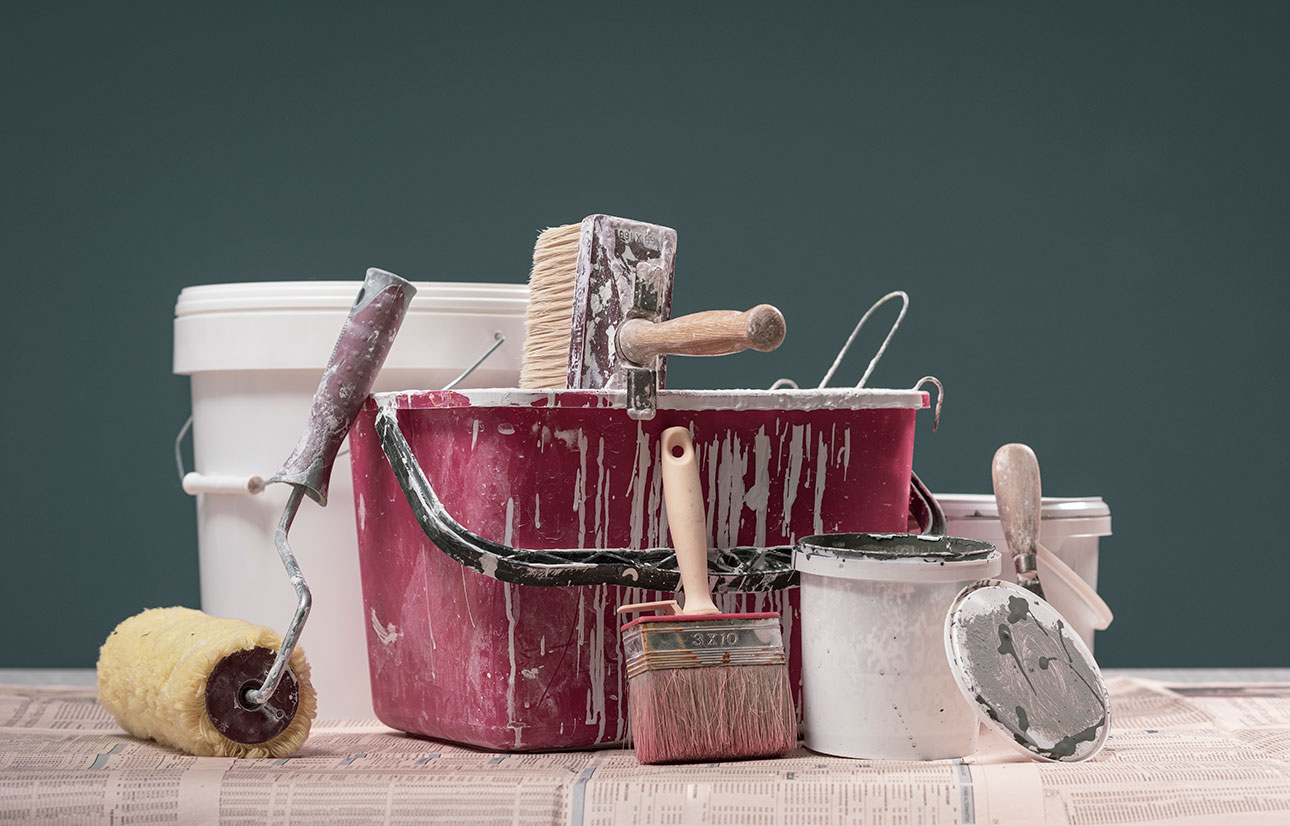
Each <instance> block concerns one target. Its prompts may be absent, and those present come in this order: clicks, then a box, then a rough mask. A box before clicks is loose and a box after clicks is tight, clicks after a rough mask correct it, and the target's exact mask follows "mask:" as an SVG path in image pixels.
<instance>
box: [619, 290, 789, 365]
mask: <svg viewBox="0 0 1290 826" xmlns="http://www.w3.org/2000/svg"><path fill="white" fill-rule="evenodd" d="M787 329H788V327H787V325H785V323H784V315H783V313H781V312H780V311H779V310H777V309H775V308H774V307H772V306H771V305H769V304H758V305H757V306H756V307H753V308H752V309H751V310H748V311H747V312H743V313H741V312H739V311H738V310H708V311H707V312H702V313H692V314H691V315H685V316H681V317H680V318H674V319H672V320H671V321H658V322H655V321H646V320H645V319H643V318H633V319H629V320H628V321H624V322H623V324H622V326H620V327H619V328H618V353H619V355H621V356H622V357H623V358H625V359H627V360H628V361H630V362H633V363H634V364H648V363H649V362H650V361H651V360H652V359H653V358H654V357H655V356H668V355H671V356H725V355H729V354H730V353H738V352H740V351H743V350H748V349H752V350H760V351H762V352H763V353H765V352H768V351H770V350H774V349H775V348H776V347H778V346H779V345H780V344H781V343H782V342H783V341H784V333H785V332H787Z"/></svg>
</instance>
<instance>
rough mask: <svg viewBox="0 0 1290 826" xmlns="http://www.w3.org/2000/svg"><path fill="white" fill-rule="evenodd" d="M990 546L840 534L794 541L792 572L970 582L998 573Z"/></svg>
mask: <svg viewBox="0 0 1290 826" xmlns="http://www.w3.org/2000/svg"><path fill="white" fill-rule="evenodd" d="M1001 559H1002V555H1001V554H1000V553H999V551H998V550H996V549H995V547H994V545H992V544H991V543H989V542H985V541H983V540H980V539H968V538H965V537H959V536H931V535H928V534H909V533H839V534H819V535H816V536H808V537H805V538H804V539H800V540H798V542H797V548H796V549H795V550H794V551H793V568H794V569H795V570H797V571H798V572H800V573H804V574H814V575H817V576H822V577H826V578H833V579H866V580H879V581H885V582H949V581H956V582H957V581H969V580H973V579H979V578H981V577H983V576H993V575H995V574H997V573H998V572H999V568H1000V564H1001V563H1000V560H1001Z"/></svg>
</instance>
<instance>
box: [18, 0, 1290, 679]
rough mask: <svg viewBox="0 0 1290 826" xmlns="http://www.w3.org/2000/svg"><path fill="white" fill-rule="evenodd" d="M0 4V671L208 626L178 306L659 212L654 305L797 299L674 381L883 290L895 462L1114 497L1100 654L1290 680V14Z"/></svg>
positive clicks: (793, 352) (463, 270)
mask: <svg viewBox="0 0 1290 826" xmlns="http://www.w3.org/2000/svg"><path fill="white" fill-rule="evenodd" d="M2 17H3V19H2V20H0V54H2V55H3V60H4V63H5V67H6V68H5V81H4V83H3V86H2V87H0V95H2V96H3V97H2V98H0V100H2V103H3V110H2V111H3V113H4V128H3V130H0V146H3V157H4V177H3V185H2V186H0V251H2V254H3V260H4V262H5V269H6V281H7V285H8V288H7V290H6V295H7V299H6V307H7V312H6V313H5V323H4V325H2V326H0V331H2V332H0V335H3V337H4V344H5V352H7V353H8V356H7V358H6V359H5V360H4V364H5V367H4V377H5V384H6V385H7V387H8V390H7V392H6V393H5V394H4V397H5V400H6V403H5V404H4V406H3V417H4V420H3V431H2V432H3V433H4V453H3V456H4V467H5V476H6V480H5V483H4V490H5V495H4V496H3V497H0V508H3V511H2V515H3V524H4V528H5V534H4V536H5V539H4V552H3V569H2V571H3V573H2V574H0V581H2V582H3V600H0V628H3V629H4V631H3V632H0V667H34V666H90V665H92V664H93V662H94V658H95V655H96V650H97V646H98V645H99V644H100V643H101V641H102V639H103V638H104V636H105V635H106V634H107V632H108V631H109V630H110V629H111V628H112V626H113V625H114V624H115V623H116V622H118V621H119V620H120V619H122V618H124V617H125V616H128V615H130V614H132V613H134V612H136V611H138V610H140V609H142V608H143V607H145V606H152V605H158V604H175V603H185V604H189V605H196V604H197V603H198V586H197V558H196V554H197V551H196V536H195V519H194V505H193V501H192V499H191V498H189V497H187V496H185V495H184V494H183V493H182V492H181V491H180V490H179V488H178V484H177V482H176V479H175V471H174V464H173V459H172V454H171V450H172V448H171V440H172V436H173V434H174V433H175V431H176V430H177V428H178V426H179V424H180V423H181V422H182V421H183V420H184V418H185V416H186V415H187V413H188V399H187V394H188V381H187V379H185V378H182V377H176V376H173V375H171V372H170V357H171V323H172V313H173V306H174V301H175V298H176V296H177V295H178V293H179V291H180V289H181V288H182V287H184V286H186V285H191V284H205V283H212V282H224V281H248V280H249V281H257V280H288V279H291V280H294V279H312V278H317V279H357V278H360V277H361V276H362V273H363V271H364V269H365V268H366V267H368V266H372V265H377V266H382V267H385V268H388V269H391V270H393V271H395V272H399V273H401V274H403V275H404V276H407V277H409V278H413V279H422V280H496V281H515V282H519V281H522V280H524V279H525V278H526V277H527V270H528V259H529V255H530V251H531V244H532V239H533V237H534V233H535V231H536V230H537V229H539V228H541V227H544V226H547V225H550V224H558V223H564V222H568V221H573V220H577V219H578V218H580V217H581V216H583V215H584V214H587V213H590V212H608V213H613V214H619V215H626V216H632V217H637V218H640V219H643V220H649V221H654V222H658V223H664V224H668V225H670V226H673V227H676V228H677V229H678V231H679V233H680V245H679V247H680V258H679V262H680V263H679V269H678V280H677V284H676V307H675V309H676V311H677V312H685V311H693V310H698V309H703V308H709V307H715V306H726V305H734V306H746V305H750V304H753V303H756V302H760V301H768V302H772V303H774V304H777V305H778V306H780V307H781V308H782V309H783V311H784V313H785V315H786V316H787V318H788V320H789V337H788V340H787V342H786V343H785V345H784V346H783V348H782V349H781V350H779V351H778V352H776V353H773V354H770V355H767V356H761V355H741V356H737V357H733V358H730V359H725V360H708V361H691V362H683V361H681V360H679V359H677V360H673V363H672V372H671V375H670V379H671V384H672V386H697V387H715V386H722V385H725V386H732V385H733V386H748V385H752V386H765V385H767V384H769V383H770V382H771V381H772V380H773V379H774V378H776V377H777V376H781V375H790V376H794V377H796V378H797V379H799V380H800V381H803V382H809V381H812V380H815V379H817V378H818V377H819V376H820V375H822V374H823V372H824V370H825V368H826V367H827V365H828V364H829V362H830V360H831V359H832V356H833V354H834V353H835V352H836V350H837V348H838V346H839V345H840V343H841V341H842V340H843V339H844V338H845V336H846V334H847V333H848V332H849V330H850V329H851V326H852V325H853V324H854V323H855V321H856V319H857V318H858V317H859V315H860V313H861V312H862V311H863V309H864V308H865V307H866V306H867V305H868V304H869V303H870V302H871V301H872V300H874V299H876V298H877V297H879V296H880V295H882V294H883V293H885V292H887V291H889V290H891V289H896V288H901V289H905V290H907V291H908V292H909V293H910V294H911V295H912V296H913V308H912V310H911V312H910V315H909V318H908V320H907V322H906V325H905V327H904V328H903V330H902V331H901V333H900V335H899V336H898V337H897V339H896V341H895V343H894V344H893V346H892V348H891V350H890V352H889V353H888V355H887V357H886V358H885V360H884V361H883V362H882V364H881V366H880V367H879V368H878V371H877V373H876V375H875V377H874V379H873V382H872V384H875V385H878V386H894V387H904V386H908V385H910V384H912V383H913V382H914V380H916V379H917V378H919V377H920V376H923V375H924V374H927V373H932V374H935V375H937V376H939V377H940V378H941V379H942V380H943V381H944V382H945V384H946V387H947V389H948V391H949V392H948V396H947V400H946V404H945V414H944V419H943V422H942V426H941V428H940V430H939V431H938V432H937V433H935V434H933V433H932V432H931V431H930V427H928V426H927V422H926V421H925V422H924V424H923V425H922V429H921V430H920V433H919V436H918V447H917V462H916V464H917V467H918V469H919V471H920V473H921V474H922V475H923V477H924V478H925V479H927V480H928V481H929V483H930V484H931V485H932V486H933V487H934V488H937V489H940V490H959V491H982V492H984V491H987V490H988V489H989V484H990V476H989V460H990V457H991V455H992V453H993V451H994V449H995V447H997V446H998V445H1000V444H1002V443H1004V442H1007V441H1025V442H1028V443H1030V444H1031V445H1033V446H1034V447H1035V449H1036V451H1037V452H1038V454H1039V456H1040V458H1041V460H1042V462H1043V476H1044V482H1045V486H1046V490H1047V492H1049V493H1051V494H1056V495H1089V494H1093V495H1101V496H1103V497H1104V498H1105V499H1106V500H1107V502H1109V503H1110V505H1111V509H1112V513H1113V516H1114V528H1115V534H1114V536H1112V537H1111V538H1109V539H1107V540H1105V541H1104V542H1103V545H1102V549H1103V550H1102V571H1101V576H1102V583H1103V592H1104V594H1105V596H1106V598H1107V600H1108V602H1109V603H1110V604H1111V605H1112V607H1113V608H1114V609H1115V611H1116V614H1117V619H1116V621H1115V624H1114V625H1113V626H1112V627H1111V629H1110V630H1109V631H1107V632H1105V633H1104V634H1103V635H1102V636H1101V637H1100V639H1099V642H1098V651H1099V655H1100V658H1101V660H1102V662H1103V663H1104V664H1105V665H1109V666H1290V644H1287V643H1286V642H1285V636H1284V626H1283V624H1282V623H1283V617H1284V613H1285V607H1286V605H1287V602H1288V600H1287V599H1286V597H1285V588H1286V586H1287V583H1290V564H1288V563H1287V558H1288V557H1290V550H1287V548H1286V547H1284V545H1285V542H1284V539H1283V537H1282V536H1281V530H1280V527H1281V523H1282V521H1283V518H1282V515H1283V514H1284V513H1285V509H1286V507H1285V504H1286V501H1287V493H1290V483H1288V482H1287V480H1286V476H1285V474H1284V466H1285V463H1286V460H1287V458H1288V457H1287V440H1286V436H1285V430H1284V424H1283V422H1282V419H1281V417H1282V415H1283V413H1284V411H1285V409H1286V407H1287V389H1286V381H1285V378H1286V372H1287V371H1286V367H1287V352H1288V351H1290V350H1288V348H1287V335H1286V332H1285V331H1286V323H1285V320H1284V315H1285V313H1286V311H1287V306H1288V302H1287V298H1288V297H1290V287H1288V286H1287V284H1288V281H1287V262H1288V261H1290V105H1288V102H1290V49H1287V43H1288V42H1290V5H1287V4H1285V3H1258V2H1250V3H1239V4H1233V3H1217V2H1215V3H1209V4H1196V3H1177V2H1165V3H1132V4H1123V3H1107V4H1032V3H1015V4H966V3H947V4H943V5H941V4H927V3H919V4H884V6H883V7H878V6H875V5H870V4H861V3H852V4H834V5H829V4H821V5H814V6H811V5H806V4H801V5H794V4H784V3H775V4H770V3H766V4H761V3H728V4H716V3H664V4H655V5H646V4H635V5H631V6H626V5H624V6H616V5H613V4H603V3H602V4H587V5H584V6H581V7H578V8H575V7H559V6H553V5H551V4H546V3H541V4H539V3H511V4H506V3H461V4H455V5H452V6H448V5H444V4H430V3H421V4H402V3H400V4H374V3H362V4H360V3H349V4H340V3H307V4H306V3H301V4H290V3H207V4H194V3H163V4H156V5H147V4H142V3H115V4H104V3H97V4H66V3H58V4H55V3H46V4H36V3H23V4H17V3H14V4H9V5H8V6H6V8H5V10H4V12H3V16H2ZM878 338H879V333H878V331H877V329H876V327H875V330H874V331H873V333H872V335H871V336H869V337H867V338H866V337H863V336H862V341H861V342H860V344H859V345H858V349H859V350H862V351H866V353H867V352H869V351H872V349H873V347H874V346H875V344H876V341H877V339H878ZM865 360H866V359H865V358H862V357H860V356H858V355H857V356H856V357H853V358H851V359H849V360H848V362H847V364H846V365H845V366H844V373H845V375H847V376H850V377H855V378H858V376H859V374H860V373H861V371H862V370H863V365H864V361H865ZM289 447H290V446H284V454H285V452H286V451H287V450H288V449H289ZM265 550H266V553H272V549H269V548H266V549H265ZM284 587H285V586H284Z"/></svg>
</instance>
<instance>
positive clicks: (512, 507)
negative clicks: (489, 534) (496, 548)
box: [502, 496, 515, 545]
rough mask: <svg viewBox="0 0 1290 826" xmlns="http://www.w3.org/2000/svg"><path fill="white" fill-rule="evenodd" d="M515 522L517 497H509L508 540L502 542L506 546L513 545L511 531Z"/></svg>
mask: <svg viewBox="0 0 1290 826" xmlns="http://www.w3.org/2000/svg"><path fill="white" fill-rule="evenodd" d="M514 522H515V497H514V496H512V497H509V498H508V499H507V500H506V538H505V539H503V540H502V543H503V544H505V545H510V544H511V530H512V528H513V527H514Z"/></svg>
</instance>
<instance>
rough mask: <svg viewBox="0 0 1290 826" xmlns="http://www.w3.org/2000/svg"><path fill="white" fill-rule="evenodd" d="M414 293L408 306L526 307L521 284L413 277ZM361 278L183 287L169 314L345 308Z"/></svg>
mask: <svg viewBox="0 0 1290 826" xmlns="http://www.w3.org/2000/svg"><path fill="white" fill-rule="evenodd" d="M412 283H413V286H415V287H416V288H417V294H416V296H415V297H414V298H413V299H412V304H411V305H410V306H409V307H408V312H409V313H415V312H417V311H419V310H421V311H424V310H433V311H434V312H439V313H442V312H459V313H490V314H491V313H499V312H500V313H519V314H523V313H524V311H525V308H526V307H527V306H528V297H529V288H528V285H527V284H485V283H473V282H452V281H414V282H412ZM362 284H363V282H362V281H262V282H245V283H237V284H204V285H201V286H196V287H185V288H184V289H183V290H182V291H181V292H180V293H179V300H178V301H176V302H175V316H176V317H177V318H181V317H184V316H190V315H196V314H199V313H228V312H247V311H257V310H348V309H349V308H350V306H351V305H352V304H353V303H354V296H355V295H357V294H358V289H359V287H361V286H362Z"/></svg>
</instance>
